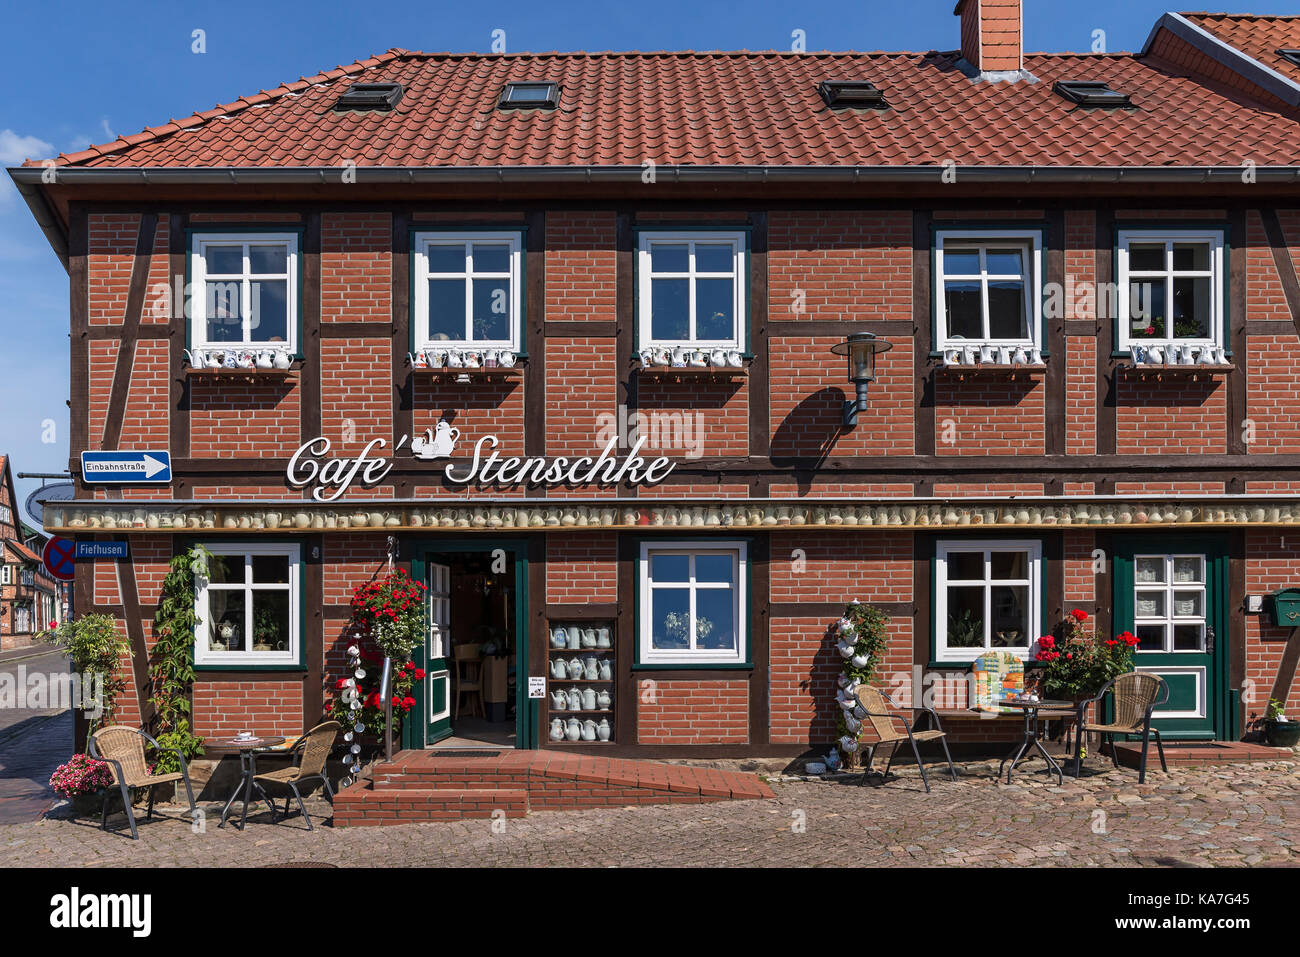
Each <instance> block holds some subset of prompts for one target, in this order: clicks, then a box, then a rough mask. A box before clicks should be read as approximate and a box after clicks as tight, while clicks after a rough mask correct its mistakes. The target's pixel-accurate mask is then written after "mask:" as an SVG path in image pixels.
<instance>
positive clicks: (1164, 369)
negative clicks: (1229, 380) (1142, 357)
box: [1119, 362, 1237, 376]
mask: <svg viewBox="0 0 1300 957" xmlns="http://www.w3.org/2000/svg"><path fill="white" fill-rule="evenodd" d="M1119 368H1121V369H1123V370H1124V371H1125V372H1128V373H1132V374H1136V375H1193V376H1194V375H1207V374H1208V375H1222V374H1224V373H1228V372H1233V371H1235V370H1236V368H1237V367H1236V366H1235V365H1232V364H1231V363H1229V364H1228V365H1222V366H1220V365H1213V366H1210V365H1201V364H1199V363H1197V364H1195V365H1190V366H1188V365H1183V364H1182V363H1176V362H1175V363H1170V362H1162V363H1154V362H1144V363H1142V364H1141V365H1139V364H1137V363H1135V362H1129V363H1125V364H1124V365H1122V366H1120V367H1119Z"/></svg>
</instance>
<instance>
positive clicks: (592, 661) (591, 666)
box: [551, 656, 614, 681]
mask: <svg viewBox="0 0 1300 957" xmlns="http://www.w3.org/2000/svg"><path fill="white" fill-rule="evenodd" d="M551 677H552V678H554V679H555V680H557V681H613V680H614V662H612V661H610V660H609V659H608V658H596V657H594V656H588V657H586V658H570V659H569V660H568V661H565V660H564V659H563V658H556V659H554V660H553V661H552V662H551Z"/></svg>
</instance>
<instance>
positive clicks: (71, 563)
mask: <svg viewBox="0 0 1300 957" xmlns="http://www.w3.org/2000/svg"><path fill="white" fill-rule="evenodd" d="M76 552H77V546H76V545H75V544H73V543H72V542H70V541H68V540H67V539H66V538H59V537H57V536H56V537H54V538H51V539H50V540H49V541H48V542H46V543H45V547H44V548H42V549H41V561H43V562H44V563H45V568H46V569H47V570H48V571H49V573H50V574H51V575H53V576H54V577H55V578H57V579H58V580H59V581H61V582H70V581H72V579H73V578H75V577H76V572H77V566H76V559H75V557H74V556H75V555H76Z"/></svg>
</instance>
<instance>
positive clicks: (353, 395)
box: [320, 338, 393, 455]
mask: <svg viewBox="0 0 1300 957" xmlns="http://www.w3.org/2000/svg"><path fill="white" fill-rule="evenodd" d="M320 353H321V354H320V364H321V426H322V429H323V432H322V434H323V435H324V436H325V437H326V438H328V439H329V440H330V441H331V442H332V443H333V448H332V449H331V454H332V455H345V454H347V453H349V452H350V453H351V454H353V455H355V454H356V453H357V452H360V451H361V450H362V449H363V448H365V445H366V443H367V442H368V441H370V440H371V439H374V438H384V437H387V438H389V439H390V440H391V439H392V434H393V372H392V365H393V359H392V353H393V346H392V341H391V340H389V339H332V338H331V339H323V340H321V344H320Z"/></svg>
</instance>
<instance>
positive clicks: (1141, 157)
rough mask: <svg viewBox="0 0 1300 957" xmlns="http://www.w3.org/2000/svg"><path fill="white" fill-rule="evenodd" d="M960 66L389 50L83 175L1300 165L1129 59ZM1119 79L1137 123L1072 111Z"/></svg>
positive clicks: (1210, 101)
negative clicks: (857, 96) (983, 78)
mask: <svg viewBox="0 0 1300 957" xmlns="http://www.w3.org/2000/svg"><path fill="white" fill-rule="evenodd" d="M957 60H958V54H956V53H927V54H918V53H833V54H817V53H805V54H793V53H744V52H742V53H598V54H588V53H572V54H567V53H546V54H519V55H500V56H484V55H477V54H475V55H453V54H424V53H409V52H407V51H404V50H390V51H388V52H387V53H384V54H382V55H380V56H376V57H371V58H370V59H368V60H364V61H358V62H357V63H355V64H352V65H351V66H348V67H340V68H338V69H335V70H332V71H330V72H328V73H325V74H321V75H319V76H316V77H311V78H309V79H305V80H299V81H297V82H295V83H288V84H285V85H283V86H281V87H279V88H277V89H275V90H270V91H263V92H261V93H259V94H257V95H255V96H251V97H245V98H242V99H240V100H238V101H236V102H234V103H231V104H227V105H225V106H219V107H217V108H215V109H212V110H208V111H206V112H203V113H197V114H195V115H194V116H192V117H189V118H187V119H183V120H179V121H172V122H170V123H168V124H167V125H165V126H161V127H154V128H151V129H149V130H146V131H144V132H143V133H140V134H137V135H135V136H130V137H123V138H119V139H118V140H117V141H116V142H114V143H110V144H107V145H105V146H98V147H93V148H91V149H89V150H86V151H83V152H80V153H74V154H72V155H67V156H63V157H61V158H60V162H61V163H63V164H70V165H76V166H81V167H101V168H102V167H127V168H134V167H191V168H203V167H263V168H265V167H311V166H342V165H345V164H346V163H348V162H349V161H351V162H354V163H356V164H357V165H358V166H362V167H365V166H416V167H473V166H640V165H641V164H643V163H644V162H645V161H646V160H653V161H654V162H655V163H657V164H660V165H670V166H672V165H687V164H690V165H702V166H914V165H935V166H941V165H943V164H944V163H945V162H948V161H951V162H952V163H955V164H957V165H958V166H1032V165H1042V166H1064V167H1071V166H1073V167H1086V166H1119V167H1133V166H1232V165H1238V164H1240V163H1241V162H1242V157H1243V156H1249V157H1251V158H1252V159H1253V160H1254V162H1256V163H1257V164H1259V165H1260V166H1270V165H1300V135H1297V133H1300V123H1297V121H1296V120H1295V119H1292V118H1286V117H1283V116H1279V115H1278V114H1277V113H1273V112H1268V111H1267V110H1265V109H1263V108H1262V107H1260V106H1258V105H1256V104H1254V103H1252V102H1250V101H1248V100H1245V99H1235V98H1233V94H1231V93H1230V92H1227V91H1219V90H1210V89H1207V88H1206V87H1204V86H1202V85H1200V84H1198V83H1197V82H1196V81H1194V80H1191V79H1188V78H1186V77H1182V76H1178V75H1175V74H1173V73H1171V72H1167V70H1166V68H1162V65H1161V64H1160V63H1159V61H1156V60H1144V59H1142V58H1139V57H1135V56H1132V55H1130V54H1116V55H1074V54H1029V55H1027V56H1026V57H1025V68H1026V69H1027V70H1028V71H1029V72H1031V73H1032V74H1033V75H1034V76H1035V77H1037V78H1038V80H1039V82H1037V83H1029V82H1024V81H1022V82H1018V83H987V82H975V81H973V80H971V79H970V78H968V77H967V76H966V75H964V74H963V73H962V72H961V71H960V70H958V69H957V66H956V62H957ZM858 78H861V79H866V80H870V81H871V82H873V83H875V84H876V85H877V86H879V87H881V88H882V89H883V90H884V91H885V95H886V96H887V98H888V101H889V104H890V109H888V110H886V111H883V112H872V111H865V112H834V111H831V110H829V109H827V108H826V106H825V105H824V103H823V102H822V100H821V98H820V97H819V96H818V93H817V84H818V83H819V82H820V81H822V80H824V79H858ZM1061 79H1067V80H1069V79H1074V80H1104V81H1106V82H1108V83H1109V84H1110V85H1111V86H1112V87H1113V88H1115V89H1117V90H1121V91H1123V92H1126V93H1129V94H1131V96H1132V99H1133V103H1134V104H1135V105H1136V106H1137V107H1138V109H1137V110H1133V111H1127V110H1119V111H1106V110H1087V109H1081V108H1076V107H1075V106H1074V105H1073V104H1071V103H1069V102H1067V101H1066V100H1064V99H1062V98H1061V97H1060V96H1058V95H1056V94H1055V93H1053V91H1052V85H1053V83H1054V82H1055V81H1056V80H1061ZM357 80H364V81H366V82H375V81H395V82H399V83H402V84H403V85H404V86H405V87H406V92H405V95H404V97H403V98H402V101H401V103H400V104H399V105H398V107H397V109H396V110H395V111H393V112H391V113H357V112H341V113H336V112H334V111H333V109H332V107H333V104H334V101H335V100H336V99H337V98H338V96H339V94H340V93H342V92H343V91H344V90H345V89H346V88H347V87H348V86H349V85H350V84H351V83H353V82H355V81H357ZM507 80H554V81H557V82H559V83H560V84H561V86H562V95H561V101H560V109H558V110H556V111H536V110H516V111H503V110H499V109H497V108H496V103H497V98H498V95H499V93H500V90H501V87H502V84H503V83H505V82H506V81H507Z"/></svg>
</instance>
